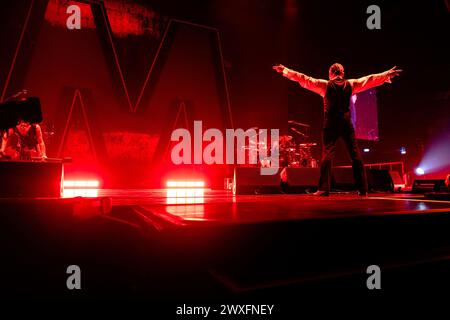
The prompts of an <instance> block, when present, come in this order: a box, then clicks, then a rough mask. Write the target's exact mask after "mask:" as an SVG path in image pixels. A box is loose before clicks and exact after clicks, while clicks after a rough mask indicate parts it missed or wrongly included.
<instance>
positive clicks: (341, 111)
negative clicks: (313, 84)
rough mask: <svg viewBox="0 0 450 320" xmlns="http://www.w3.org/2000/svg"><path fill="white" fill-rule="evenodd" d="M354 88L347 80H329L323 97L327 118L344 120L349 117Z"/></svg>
mask: <svg viewBox="0 0 450 320" xmlns="http://www.w3.org/2000/svg"><path fill="white" fill-rule="evenodd" d="M351 96H352V86H351V85H350V83H349V82H348V81H347V80H344V79H342V78H335V79H333V80H329V81H328V84H327V91H326V92H325V96H324V97H323V103H324V108H325V118H329V119H332V118H343V117H346V116H348V115H349V112H350V98H351Z"/></svg>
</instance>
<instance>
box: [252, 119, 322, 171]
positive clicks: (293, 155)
mask: <svg viewBox="0 0 450 320" xmlns="http://www.w3.org/2000/svg"><path fill="white" fill-rule="evenodd" d="M288 123H289V124H290V125H291V126H290V127H289V129H290V130H291V131H292V132H293V134H294V135H295V137H294V136H292V135H282V136H280V137H279V142H278V149H279V165H280V167H290V168H317V167H318V161H317V160H316V159H315V158H314V157H313V155H312V149H313V148H314V147H316V146H317V143H315V142H310V141H309V127H310V126H309V125H307V124H303V123H299V122H295V121H289V122H288ZM294 125H295V126H297V128H296V127H294ZM272 147H275V146H272ZM243 148H244V149H245V150H246V163H247V164H250V163H258V164H257V166H261V167H263V168H266V167H270V165H271V163H270V159H261V160H259V161H257V157H258V154H259V152H260V151H261V150H264V151H265V153H266V154H269V153H270V148H268V146H267V145H266V144H265V142H256V141H250V144H249V145H247V146H245V147H243ZM268 149H269V150H268ZM250 151H255V152H250ZM251 157H255V159H251Z"/></svg>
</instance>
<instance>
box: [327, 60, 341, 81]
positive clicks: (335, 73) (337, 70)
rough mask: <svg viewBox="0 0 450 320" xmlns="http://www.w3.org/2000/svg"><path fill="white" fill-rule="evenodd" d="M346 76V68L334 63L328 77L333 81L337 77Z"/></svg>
mask: <svg viewBox="0 0 450 320" xmlns="http://www.w3.org/2000/svg"><path fill="white" fill-rule="evenodd" d="M344 74H345V72H344V66H343V65H342V64H340V63H333V64H332V65H331V67H330V69H329V70H328V77H329V78H330V80H333V79H334V78H337V77H341V78H343V77H344Z"/></svg>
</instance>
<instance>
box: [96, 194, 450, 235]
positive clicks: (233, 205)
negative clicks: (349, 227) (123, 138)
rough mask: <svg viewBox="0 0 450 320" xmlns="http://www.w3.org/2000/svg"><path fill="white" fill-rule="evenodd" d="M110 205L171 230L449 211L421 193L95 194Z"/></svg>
mask: <svg viewBox="0 0 450 320" xmlns="http://www.w3.org/2000/svg"><path fill="white" fill-rule="evenodd" d="M98 196H100V197H110V198H111V199H112V203H113V206H114V207H117V206H133V207H134V208H136V209H137V210H138V211H139V212H140V213H141V214H144V215H146V216H156V217H158V218H159V219H163V220H164V221H166V222H167V223H168V224H170V225H172V226H180V227H183V226H189V225H196V226H198V225H201V224H204V225H211V224H215V225H228V224H254V223H268V222H274V221H290V220H311V219H335V218H343V217H358V216H382V215H405V214H431V213H450V201H435V200H428V199H425V198H424V197H423V195H414V194H400V193H396V194H393V193H389V194H384V193H377V194H370V195H369V197H359V196H358V195H356V194H355V193H339V194H332V195H331V196H329V197H315V196H312V195H307V194H272V195H269V194H265V195H238V196H233V195H232V193H231V192H228V191H217V190H209V189H205V190H204V191H202V193H201V194H200V195H198V196H195V197H175V196H174V195H173V192H171V191H170V190H167V189H151V190H150V189H149V190H118V189H115V190H112V189H110V190H107V189H103V190H99V191H98Z"/></svg>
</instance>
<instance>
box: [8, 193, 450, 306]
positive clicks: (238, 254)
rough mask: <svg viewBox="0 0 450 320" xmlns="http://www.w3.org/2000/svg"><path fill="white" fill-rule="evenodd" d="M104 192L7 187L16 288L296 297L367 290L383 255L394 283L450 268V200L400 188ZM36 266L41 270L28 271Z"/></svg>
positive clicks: (403, 284)
mask: <svg viewBox="0 0 450 320" xmlns="http://www.w3.org/2000/svg"><path fill="white" fill-rule="evenodd" d="M96 192H97V197H96V198H89V197H88V198H86V197H84V198H83V197H75V198H67V199H45V198H41V199H1V201H0V203H1V206H2V208H3V210H2V214H1V219H2V223H1V225H2V232H1V233H2V237H3V246H4V248H3V251H2V252H3V253H4V255H3V257H4V259H3V262H2V269H3V272H4V273H3V274H8V277H7V278H6V279H4V280H3V288H4V290H6V291H7V292H9V294H10V297H28V298H58V299H69V301H70V299H83V298H86V299H90V298H95V297H97V298H126V299H130V298H135V299H144V300H145V299H156V300H158V301H162V302H174V301H180V302H182V301H211V302H212V301H222V300H223V301H228V300H229V299H231V300H233V301H239V299H244V300H245V301H257V300H258V299H269V300H270V301H278V302H281V301H284V303H286V302H287V301H291V300H292V299H294V297H299V296H302V295H309V294H312V293H314V292H315V293H317V294H318V293H319V292H322V291H323V292H326V293H327V294H332V293H337V292H340V291H342V292H345V294H349V293H352V292H353V293H355V292H359V293H363V294H366V293H367V288H366V279H367V277H368V276H369V275H368V274H367V273H366V269H367V267H368V266H370V265H374V264H375V265H379V266H380V268H381V269H382V270H383V276H382V288H383V289H384V290H385V291H388V292H390V293H393V292H409V293H411V292H419V291H420V290H423V289H425V288H428V289H430V288H434V287H435V286H437V287H441V288H443V286H445V285H446V284H448V283H449V282H448V281H449V280H450V278H449V277H448V276H447V274H446V273H445V272H444V271H443V270H446V269H445V267H444V266H447V265H449V262H450V260H449V259H450V239H449V238H448V228H449V227H450V215H449V213H450V201H436V200H427V199H425V198H424V196H423V195H414V194H393V193H379V194H371V195H370V196H369V197H367V198H365V197H360V196H358V195H356V194H355V193H339V194H332V195H331V196H330V197H326V198H320V197H314V196H311V195H305V194H303V195H299V194H297V195H294V194H290V195H287V194H278V195H247V196H245V195H243V196H233V195H232V193H231V192H227V191H215V190H209V189H205V190H202V192H201V193H200V194H198V195H197V196H194V197H192V196H191V197H189V196H187V197H184V196H182V197H175V198H174V197H173V195H172V194H171V193H170V191H168V189H151V190H150V189H148V190H147V189H142V190H136V189H135V190H117V189H116V190H112V189H110V190H108V189H99V190H96ZM75 262H76V264H77V265H79V266H80V267H81V269H82V270H83V271H84V272H83V281H82V284H83V287H82V289H83V290H81V291H80V293H75V292H70V291H67V289H66V288H65V279H66V274H65V268H66V267H67V265H70V264H73V263H75ZM31 269H32V270H33V277H32V279H29V278H25V279H24V278H23V275H24V273H26V272H27V270H31ZM431 270H433V271H432V272H431ZM430 272H431V273H430ZM411 279H413V280H411ZM411 290H412V291H411ZM221 299H222V300H221Z"/></svg>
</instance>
